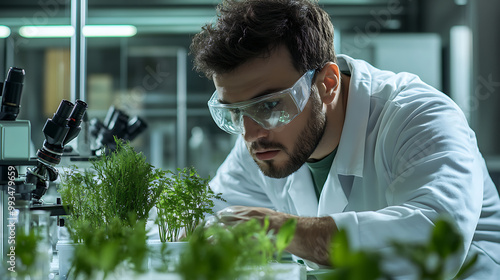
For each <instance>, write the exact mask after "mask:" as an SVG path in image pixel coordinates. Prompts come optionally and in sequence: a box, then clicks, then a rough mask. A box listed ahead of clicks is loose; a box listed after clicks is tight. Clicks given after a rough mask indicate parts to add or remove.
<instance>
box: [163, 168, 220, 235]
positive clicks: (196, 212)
mask: <svg viewBox="0 0 500 280" xmlns="http://www.w3.org/2000/svg"><path fill="white" fill-rule="evenodd" d="M168 174H169V175H171V177H170V178H169V179H168V180H166V181H165V183H166V187H165V189H164V190H163V192H162V193H161V195H160V197H159V199H158V202H157V203H156V208H157V210H158V217H157V219H156V223H157V224H158V227H159V234H160V240H161V241H162V242H166V241H177V237H178V236H179V234H180V232H181V230H182V229H184V230H185V235H186V237H187V238H189V236H190V235H191V234H192V233H193V232H194V229H195V228H196V226H197V225H199V224H200V223H201V221H202V220H203V218H204V217H205V214H213V211H212V208H213V207H214V202H213V200H214V199H219V200H223V199H222V197H221V194H215V193H214V192H213V191H212V190H211V189H210V186H209V185H208V183H209V180H210V179H204V178H201V177H200V176H199V175H198V174H197V173H196V170H195V169H194V168H185V169H182V170H181V169H178V173H177V174H174V173H173V172H170V171H169V172H168Z"/></svg>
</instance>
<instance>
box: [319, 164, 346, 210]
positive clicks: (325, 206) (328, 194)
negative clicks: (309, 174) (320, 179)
mask: <svg viewBox="0 0 500 280" xmlns="http://www.w3.org/2000/svg"><path fill="white" fill-rule="evenodd" d="M336 173H337V172H335V171H334V168H333V167H332V170H330V174H329V176H328V178H327V179H326V182H325V186H324V187H323V191H322V192H321V196H320V198H319V206H318V213H317V216H318V217H321V216H325V215H329V214H334V213H340V212H342V211H344V209H345V207H346V206H347V196H346V195H345V193H344V190H343V188H342V185H341V184H340V181H339V176H338V175H337V174H336ZM348 187H351V186H348Z"/></svg>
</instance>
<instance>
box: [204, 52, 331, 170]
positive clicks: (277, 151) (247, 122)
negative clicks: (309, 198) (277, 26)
mask: <svg viewBox="0 0 500 280" xmlns="http://www.w3.org/2000/svg"><path fill="white" fill-rule="evenodd" d="M303 74H304V73H299V72H298V71H297V70H296V69H295V68H294V67H293V65H292V62H291V59H290V55H289V52H288V50H287V49H286V48H285V47H281V48H278V49H277V50H275V51H274V52H272V53H271V55H270V56H269V57H265V58H256V59H253V60H251V61H249V62H247V63H245V64H243V65H242V66H240V67H238V68H237V69H236V70H235V71H233V72H230V73H227V74H223V75H214V83H215V86H216V88H217V91H218V93H219V95H220V96H219V98H220V99H221V100H222V101H224V102H227V103H235V102H241V101H246V100H250V99H253V98H256V97H258V96H262V95H266V94H269V93H273V92H277V91H280V90H283V89H287V88H289V87H291V86H292V85H293V84H294V83H295V82H296V81H297V80H298V79H299V78H300V77H301V76H302V75H303ZM312 89H313V91H312V92H311V97H310V98H309V101H308V103H307V105H306V107H305V108H304V110H303V111H302V112H301V113H300V114H299V115H298V116H297V117H295V119H293V120H292V121H291V122H290V123H288V124H286V125H284V126H281V127H279V128H275V129H270V130H267V129H264V128H263V127H261V126H260V125H259V124H258V123H256V122H255V121H254V120H252V119H251V118H249V117H247V116H244V117H243V118H244V120H243V121H244V127H245V131H244V133H243V136H244V139H245V142H246V146H247V148H248V151H249V152H250V155H251V156H252V158H253V159H254V161H255V162H256V163H257V165H258V166H259V167H260V169H261V170H262V172H263V173H264V174H265V175H267V176H269V177H273V178H283V177H286V176H288V175H290V174H292V173H293V172H295V171H297V170H298V169H299V168H300V167H301V166H302V165H303V164H304V163H305V162H306V161H307V159H308V158H309V157H310V156H311V154H312V153H313V151H314V150H315V149H316V146H317V145H318V143H319V140H320V139H321V137H322V136H323V132H324V130H325V126H326V117H325V115H324V113H323V112H322V102H321V100H320V98H319V96H318V94H317V92H316V87H314V86H313V87H312Z"/></svg>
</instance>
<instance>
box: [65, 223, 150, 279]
mask: <svg viewBox="0 0 500 280" xmlns="http://www.w3.org/2000/svg"><path fill="white" fill-rule="evenodd" d="M129 221H130V223H129V224H125V223H123V222H122V221H121V220H120V219H119V218H118V217H115V218H114V219H112V220H111V221H110V223H109V224H108V225H107V226H106V227H99V228H96V229H94V230H93V231H82V235H81V238H82V243H83V244H82V245H83V246H76V247H75V252H74V255H73V261H72V267H71V270H70V274H69V275H70V276H71V277H72V279H77V277H78V276H83V277H84V279H98V275H101V274H102V279H105V278H107V276H109V274H110V273H112V272H114V271H115V270H116V269H117V267H119V266H120V265H126V266H127V268H130V269H132V270H133V271H136V272H143V271H144V268H143V264H144V259H145V257H146V255H147V253H148V249H147V245H146V239H147V235H146V230H145V221H143V220H139V221H137V219H136V218H135V217H132V216H131V217H130V219H129Z"/></svg>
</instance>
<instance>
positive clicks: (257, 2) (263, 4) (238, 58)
mask: <svg viewBox="0 0 500 280" xmlns="http://www.w3.org/2000/svg"><path fill="white" fill-rule="evenodd" d="M217 13H218V17H217V21H216V23H215V24H206V25H205V26H203V27H202V31H201V32H200V33H198V34H196V35H195V36H194V38H193V41H192V43H191V47H190V51H191V54H192V55H193V56H194V69H195V70H197V71H199V72H202V73H204V74H205V75H206V76H207V77H208V78H212V76H213V74H215V73H218V74H224V73H228V72H231V71H232V70H234V69H236V68H237V67H238V66H240V65H242V64H243V63H245V62H247V61H248V60H250V59H252V58H256V57H262V56H267V55H269V53H270V52H271V51H272V50H274V49H275V48H276V47H278V46H281V45H285V46H286V47H287V48H288V50H289V51H290V54H291V56H292V63H293V65H294V67H295V68H296V70H297V71H299V72H305V71H307V70H309V69H320V68H322V67H323V65H325V63H327V62H329V61H333V62H336V57H335V50H334V48H333V25H332V23H331V21H330V17H329V15H328V14H327V13H326V12H325V11H324V10H323V9H321V8H320V7H319V6H318V4H317V3H316V2H314V1H311V0H241V1H238V0H224V2H223V3H221V4H220V5H219V6H218V7H217Z"/></svg>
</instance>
